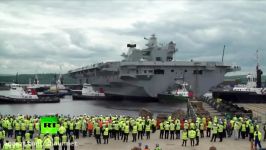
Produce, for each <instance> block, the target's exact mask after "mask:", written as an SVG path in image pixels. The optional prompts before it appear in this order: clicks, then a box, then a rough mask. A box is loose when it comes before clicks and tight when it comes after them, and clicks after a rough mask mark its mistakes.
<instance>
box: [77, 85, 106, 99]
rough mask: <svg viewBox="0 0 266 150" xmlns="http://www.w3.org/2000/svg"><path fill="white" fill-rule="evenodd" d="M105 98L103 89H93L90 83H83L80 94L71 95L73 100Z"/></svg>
mask: <svg viewBox="0 0 266 150" xmlns="http://www.w3.org/2000/svg"><path fill="white" fill-rule="evenodd" d="M105 98H106V97H105V94H104V93H103V91H101V90H100V91H95V90H94V89H93V88H92V86H91V85H90V84H83V88H82V90H81V94H78V93H76V94H73V95H72V99H73V100H99V99H105Z"/></svg>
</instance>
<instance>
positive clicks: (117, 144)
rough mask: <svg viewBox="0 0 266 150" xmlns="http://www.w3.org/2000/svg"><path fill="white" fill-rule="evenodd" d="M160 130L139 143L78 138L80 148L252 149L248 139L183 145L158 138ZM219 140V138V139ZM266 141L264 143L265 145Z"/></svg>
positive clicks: (79, 149)
mask: <svg viewBox="0 0 266 150" xmlns="http://www.w3.org/2000/svg"><path fill="white" fill-rule="evenodd" d="M158 134H159V132H156V133H155V134H153V135H152V137H151V139H150V140H146V139H144V140H142V141H138V142H137V143H132V142H128V143H124V142H122V141H121V140H120V141H114V140H110V141H109V144H108V145H107V144H106V145H105V144H101V145H97V144H96V141H95V139H94V138H85V139H84V138H82V139H80V140H78V144H77V145H78V146H77V149H78V150H88V149H93V150H130V149H131V148H132V147H134V146H137V145H138V143H139V142H141V143H142V145H143V146H144V145H149V146H150V148H151V150H152V149H154V147H155V145H156V144H157V143H159V144H160V146H161V148H162V149H163V150H177V149H184V150H208V149H209V147H210V146H216V147H217V149H218V150H249V149H250V142H249V141H248V140H247V139H246V140H238V141H235V140H233V139H224V141H223V142H215V143H214V142H210V138H203V139H200V144H199V146H195V147H191V146H190V143H189V141H188V143H187V147H182V146H181V145H182V141H181V140H160V139H159V138H158V136H159V135H158ZM129 139H130V140H131V139H132V137H131V136H130V137H129ZM217 141H218V140H217ZM265 144H266V143H263V145H265Z"/></svg>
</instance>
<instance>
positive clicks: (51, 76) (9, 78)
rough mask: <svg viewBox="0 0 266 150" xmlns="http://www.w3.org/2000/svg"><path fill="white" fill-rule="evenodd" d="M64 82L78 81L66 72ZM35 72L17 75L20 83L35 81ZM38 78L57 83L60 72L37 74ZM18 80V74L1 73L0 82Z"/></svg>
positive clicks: (41, 82)
mask: <svg viewBox="0 0 266 150" xmlns="http://www.w3.org/2000/svg"><path fill="white" fill-rule="evenodd" d="M62 76H63V83H64V84H74V83H76V82H75V80H74V79H73V78H71V77H70V76H69V75H68V74H64V75H62ZM34 77H35V74H20V75H18V77H17V80H18V83H19V84H28V83H29V82H30V81H31V83H33V80H34ZM37 77H38V80H39V83H40V84H51V83H55V81H56V80H58V77H59V74H52V73H48V74H37ZM15 81H16V75H0V82H4V83H14V82H15Z"/></svg>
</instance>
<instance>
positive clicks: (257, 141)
mask: <svg viewBox="0 0 266 150" xmlns="http://www.w3.org/2000/svg"><path fill="white" fill-rule="evenodd" d="M261 139H262V134H261V132H260V131H255V132H254V141H255V149H257V145H259V148H260V149H261V144H260V142H261Z"/></svg>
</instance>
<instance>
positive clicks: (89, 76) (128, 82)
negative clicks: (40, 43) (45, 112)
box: [68, 35, 240, 99]
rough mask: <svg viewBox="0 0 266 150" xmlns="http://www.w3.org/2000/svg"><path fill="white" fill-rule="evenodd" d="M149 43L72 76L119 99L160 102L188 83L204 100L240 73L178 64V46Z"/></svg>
mask: <svg viewBox="0 0 266 150" xmlns="http://www.w3.org/2000/svg"><path fill="white" fill-rule="evenodd" d="M144 39H145V40H147V44H146V48H144V49H137V48H136V44H127V47H128V48H129V49H128V52H127V53H123V54H122V56H123V58H124V59H123V60H122V61H112V62H105V63H98V64H92V65H89V66H84V67H81V68H78V69H74V70H70V71H69V72H68V73H69V74H70V75H71V76H72V77H73V78H75V79H77V83H79V84H83V83H90V84H91V85H92V86H93V88H94V90H97V91H103V92H104V93H105V95H106V96H109V97H116V98H134V99H148V98H155V99H156V98H157V95H158V94H159V93H163V92H165V91H167V90H168V89H169V88H171V87H172V86H173V85H174V84H175V81H177V80H180V79H182V80H183V81H184V82H187V83H188V84H189V85H190V86H191V89H192V91H193V95H194V96H200V95H202V94H204V93H205V92H207V91H208V90H209V89H210V88H211V87H213V86H216V85H218V84H219V83H221V82H222V81H223V80H224V75H225V74H226V73H227V72H232V71H238V70H240V67H239V66H231V65H225V64H224V63H223V62H213V61H193V60H190V61H176V60H174V59H173V56H174V54H175V53H176V52H177V49H176V44H175V43H174V42H173V41H170V42H169V43H168V44H165V45H162V44H158V42H157V38H156V36H155V35H151V37H150V38H148V39H147V38H144Z"/></svg>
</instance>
